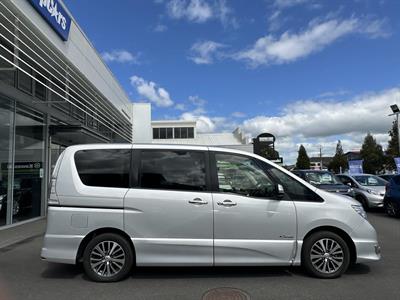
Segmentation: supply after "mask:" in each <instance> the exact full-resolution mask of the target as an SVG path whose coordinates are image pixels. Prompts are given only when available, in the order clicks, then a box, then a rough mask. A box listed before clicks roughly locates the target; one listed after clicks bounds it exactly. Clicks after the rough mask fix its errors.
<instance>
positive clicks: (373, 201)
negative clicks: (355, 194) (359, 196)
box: [366, 194, 383, 208]
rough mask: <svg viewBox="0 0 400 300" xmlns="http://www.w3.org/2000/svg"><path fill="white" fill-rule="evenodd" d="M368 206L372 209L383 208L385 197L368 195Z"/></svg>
mask: <svg viewBox="0 0 400 300" xmlns="http://www.w3.org/2000/svg"><path fill="white" fill-rule="evenodd" d="M366 196H367V197H368V205H369V207H370V208H372V207H383V196H381V195H374V194H368V195H366Z"/></svg>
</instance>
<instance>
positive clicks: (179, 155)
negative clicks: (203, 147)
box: [140, 150, 207, 191]
mask: <svg viewBox="0 0 400 300" xmlns="http://www.w3.org/2000/svg"><path fill="white" fill-rule="evenodd" d="M205 165H206V164H205V154H204V152H199V151H187V150H184V151H173V150H148V151H142V153H141V166H140V187H142V188H149V189H162V190H180V191H205V190H206V188H207V187H206V169H205Z"/></svg>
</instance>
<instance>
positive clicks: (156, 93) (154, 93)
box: [130, 76, 174, 107]
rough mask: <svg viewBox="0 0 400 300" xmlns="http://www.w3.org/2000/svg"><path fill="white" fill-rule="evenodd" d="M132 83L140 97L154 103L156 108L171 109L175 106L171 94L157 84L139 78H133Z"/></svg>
mask: <svg viewBox="0 0 400 300" xmlns="http://www.w3.org/2000/svg"><path fill="white" fill-rule="evenodd" d="M130 82H131V84H132V85H133V86H134V87H135V88H136V91H137V92H138V94H139V95H141V96H143V97H145V98H146V99H147V100H149V101H151V102H153V103H154V104H155V105H156V106H159V107H169V106H172V105H173V104H174V101H172V99H171V97H170V96H169V93H168V92H167V91H166V90H165V89H164V88H162V87H159V86H158V85H157V84H156V83H155V82H153V81H146V80H144V79H143V78H141V77H138V76H132V77H131V78H130Z"/></svg>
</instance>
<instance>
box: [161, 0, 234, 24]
mask: <svg viewBox="0 0 400 300" xmlns="http://www.w3.org/2000/svg"><path fill="white" fill-rule="evenodd" d="M166 7H167V14H168V16H169V17H170V18H172V19H185V20H187V21H189V22H193V23H205V22H207V21H209V20H212V19H217V20H219V21H220V22H221V24H222V25H223V26H224V27H233V28H237V27H238V22H237V20H236V18H235V16H234V13H233V10H232V8H230V7H229V6H228V5H227V1H226V0H215V1H212V2H210V1H206V0H170V1H169V2H168V3H167V5H166Z"/></svg>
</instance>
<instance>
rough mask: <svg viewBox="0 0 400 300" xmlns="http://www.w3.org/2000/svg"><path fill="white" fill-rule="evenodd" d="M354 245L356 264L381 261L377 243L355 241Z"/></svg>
mask: <svg viewBox="0 0 400 300" xmlns="http://www.w3.org/2000/svg"><path fill="white" fill-rule="evenodd" d="M354 245H355V246H356V253H357V260H356V262H357V263H361V262H368V261H378V260H380V259H381V247H380V246H379V243H378V242H377V241H371V240H356V241H354Z"/></svg>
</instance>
